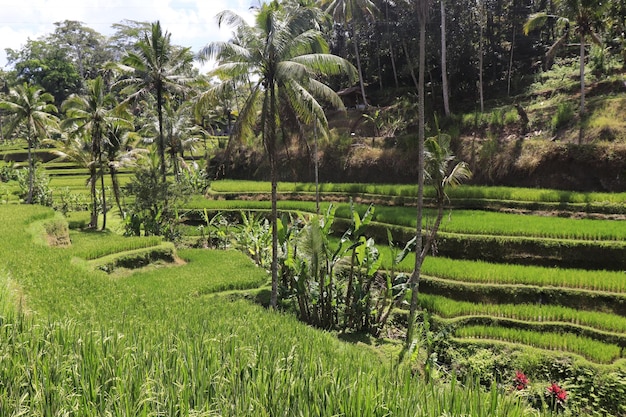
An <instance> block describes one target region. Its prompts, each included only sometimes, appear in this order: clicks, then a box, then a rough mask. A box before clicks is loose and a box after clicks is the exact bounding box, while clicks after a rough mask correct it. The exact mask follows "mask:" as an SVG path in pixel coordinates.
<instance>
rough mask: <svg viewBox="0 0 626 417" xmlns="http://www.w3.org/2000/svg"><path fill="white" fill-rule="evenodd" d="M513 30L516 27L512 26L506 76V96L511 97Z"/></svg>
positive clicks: (513, 48)
mask: <svg viewBox="0 0 626 417" xmlns="http://www.w3.org/2000/svg"><path fill="white" fill-rule="evenodd" d="M515 29H517V27H516V26H515V24H513V39H512V40H511V54H510V55H509V73H508V74H507V86H506V95H507V96H510V95H511V75H512V73H513V51H514V50H515Z"/></svg>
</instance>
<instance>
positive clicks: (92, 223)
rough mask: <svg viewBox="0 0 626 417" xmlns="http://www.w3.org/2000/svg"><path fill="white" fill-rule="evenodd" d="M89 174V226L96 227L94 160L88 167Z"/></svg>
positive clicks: (96, 208) (96, 200)
mask: <svg viewBox="0 0 626 417" xmlns="http://www.w3.org/2000/svg"><path fill="white" fill-rule="evenodd" d="M89 174H90V177H91V178H90V180H89V181H90V187H91V221H90V222H89V226H90V227H91V228H93V229H97V228H98V199H97V197H96V196H97V191H96V183H97V181H98V179H97V178H96V177H97V173H96V165H95V162H94V163H92V164H91V165H90V167H89Z"/></svg>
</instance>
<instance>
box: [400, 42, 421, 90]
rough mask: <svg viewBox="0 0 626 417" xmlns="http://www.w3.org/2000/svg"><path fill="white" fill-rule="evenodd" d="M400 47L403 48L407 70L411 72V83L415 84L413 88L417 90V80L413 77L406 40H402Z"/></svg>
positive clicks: (413, 72) (413, 71)
mask: <svg viewBox="0 0 626 417" xmlns="http://www.w3.org/2000/svg"><path fill="white" fill-rule="evenodd" d="M402 47H403V49H404V55H406V61H407V64H409V72H410V73H411V78H412V79H413V84H414V85H415V89H416V90H418V91H419V89H420V87H419V82H418V81H417V78H416V77H415V70H414V69H413V63H412V62H411V55H410V54H409V48H408V46H407V44H406V41H402Z"/></svg>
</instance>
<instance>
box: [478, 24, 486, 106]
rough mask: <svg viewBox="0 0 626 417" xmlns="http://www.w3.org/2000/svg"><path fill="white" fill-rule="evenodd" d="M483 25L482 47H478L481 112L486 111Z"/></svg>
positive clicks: (481, 33)
mask: <svg viewBox="0 0 626 417" xmlns="http://www.w3.org/2000/svg"><path fill="white" fill-rule="evenodd" d="M483 53H484V52H483V25H482V22H481V23H480V47H479V49H478V94H479V95H480V112H481V113H484V112H485V99H484V96H483Z"/></svg>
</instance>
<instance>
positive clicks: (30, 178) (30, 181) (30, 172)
mask: <svg viewBox="0 0 626 417" xmlns="http://www.w3.org/2000/svg"><path fill="white" fill-rule="evenodd" d="M31 135H32V132H31V129H30V123H29V124H28V196H27V197H26V204H31V203H32V202H33V176H34V174H35V164H34V161H33V152H32V147H33V145H32V143H33V141H32V138H31Z"/></svg>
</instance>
